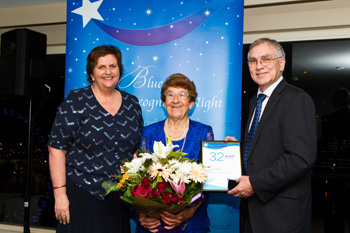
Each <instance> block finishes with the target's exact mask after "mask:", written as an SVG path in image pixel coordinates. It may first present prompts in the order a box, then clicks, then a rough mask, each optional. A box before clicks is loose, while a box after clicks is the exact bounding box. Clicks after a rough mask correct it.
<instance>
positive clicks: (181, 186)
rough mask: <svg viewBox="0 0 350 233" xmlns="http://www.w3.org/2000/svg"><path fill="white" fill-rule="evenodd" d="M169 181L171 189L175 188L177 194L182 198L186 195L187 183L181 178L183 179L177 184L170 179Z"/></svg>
mask: <svg viewBox="0 0 350 233" xmlns="http://www.w3.org/2000/svg"><path fill="white" fill-rule="evenodd" d="M168 181H169V183H170V185H171V187H172V188H173V190H174V191H175V192H176V194H177V195H178V196H179V197H182V196H183V195H184V192H185V189H186V186H185V182H184V181H183V178H182V177H181V179H180V180H179V182H178V183H177V184H176V183H175V182H173V181H172V180H170V179H168Z"/></svg>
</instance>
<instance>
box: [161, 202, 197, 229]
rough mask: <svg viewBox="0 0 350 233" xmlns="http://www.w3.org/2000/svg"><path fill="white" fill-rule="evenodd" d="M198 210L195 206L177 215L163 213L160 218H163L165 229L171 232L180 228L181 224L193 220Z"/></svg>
mask: <svg viewBox="0 0 350 233" xmlns="http://www.w3.org/2000/svg"><path fill="white" fill-rule="evenodd" d="M196 210H197V208H196V207H195V206H193V207H189V208H186V209H184V210H183V211H181V212H179V213H177V214H172V213H169V212H167V211H165V212H163V213H162V214H161V215H160V217H161V218H162V220H163V222H164V223H165V224H166V226H165V227H164V228H165V229H168V230H170V229H173V228H175V227H177V226H179V225H180V224H181V223H183V222H185V221H187V220H188V219H190V218H192V216H193V215H194V213H195V212H196Z"/></svg>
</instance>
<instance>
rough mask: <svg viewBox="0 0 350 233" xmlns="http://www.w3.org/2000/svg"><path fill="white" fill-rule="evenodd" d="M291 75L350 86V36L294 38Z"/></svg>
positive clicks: (36, 1) (15, 3) (9, 4)
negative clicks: (327, 38) (335, 38)
mask: <svg viewBox="0 0 350 233" xmlns="http://www.w3.org/2000/svg"><path fill="white" fill-rule="evenodd" d="M59 3H66V0H12V1H11V0H0V8H1V9H4V8H15V7H28V6H33V5H50V4H59ZM292 47H293V49H292V53H293V54H292V57H293V61H292V76H293V79H294V81H295V83H299V84H300V86H310V84H312V83H315V82H321V83H323V84H324V85H330V86H332V85H333V86H336V85H338V86H339V85H342V86H345V87H347V88H349V89H350V39H348V40H332V41H313V42H295V43H293V46H292Z"/></svg>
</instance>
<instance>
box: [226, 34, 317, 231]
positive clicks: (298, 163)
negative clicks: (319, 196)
mask: <svg viewBox="0 0 350 233" xmlns="http://www.w3.org/2000/svg"><path fill="white" fill-rule="evenodd" d="M285 63H286V60H285V53H284V50H283V48H282V47H281V45H280V44H279V43H278V42H277V41H275V40H271V39H269V38H261V39H258V40H256V41H255V42H254V43H253V44H252V45H251V46H250V48H249V53H248V65H249V70H250V74H251V77H252V79H253V80H254V82H256V83H257V84H258V85H259V89H258V93H257V95H256V96H254V97H253V98H252V99H251V101H250V104H249V118H248V121H247V126H246V129H245V140H244V147H243V150H244V153H242V155H243V158H242V170H243V175H242V176H241V177H240V178H239V179H237V180H236V181H237V182H238V185H237V186H236V187H235V188H233V189H232V190H230V191H229V192H228V194H230V195H233V196H235V197H240V198H241V232H243V233H249V232H253V233H297V232H298V233H304V232H305V233H309V232H311V168H312V165H313V163H314V161H315V157H316V151H317V133H316V115H315V106H314V103H313V101H312V99H311V97H310V96H309V95H308V94H307V93H306V92H305V91H303V90H301V89H299V88H297V87H294V86H292V85H290V84H288V83H287V82H286V81H285V80H284V79H283V76H282V73H283V70H284V67H285ZM259 94H263V95H261V96H262V97H263V98H260V97H259V98H258V96H259ZM257 99H259V100H258V101H257ZM260 99H261V100H260ZM257 102H258V103H259V102H260V104H257ZM258 105H260V106H259V107H258ZM256 113H258V114H256ZM259 114H260V116H259ZM253 115H254V119H253ZM255 115H258V117H257V119H255ZM259 117H260V118H259ZM259 119H260V120H259ZM253 128H254V130H253ZM250 131H251V132H250ZM252 131H254V132H252ZM248 132H249V133H248ZM225 140H226V141H229V140H234V138H233V137H226V138H225Z"/></svg>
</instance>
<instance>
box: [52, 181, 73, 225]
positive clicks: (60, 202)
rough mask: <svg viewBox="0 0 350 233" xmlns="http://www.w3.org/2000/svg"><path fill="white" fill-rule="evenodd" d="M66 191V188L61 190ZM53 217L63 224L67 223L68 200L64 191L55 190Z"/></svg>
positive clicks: (68, 219) (68, 215)
mask: <svg viewBox="0 0 350 233" xmlns="http://www.w3.org/2000/svg"><path fill="white" fill-rule="evenodd" d="M61 189H66V188H61ZM54 194H55V215H56V219H57V220H58V221H59V222H60V223H63V224H66V223H69V221H70V214H69V200H68V197H67V194H66V191H65V190H55V191H54Z"/></svg>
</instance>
